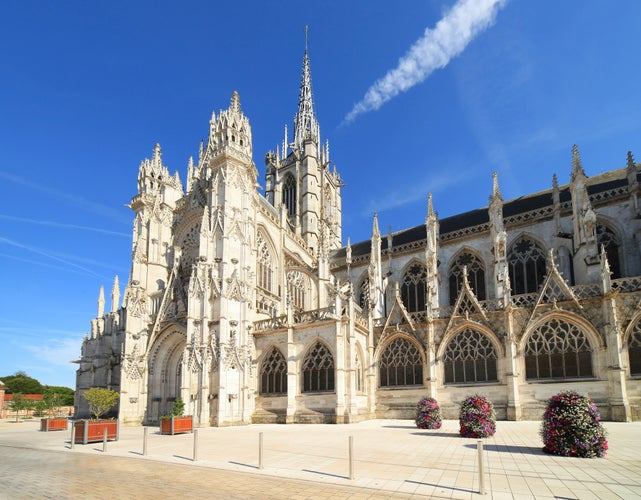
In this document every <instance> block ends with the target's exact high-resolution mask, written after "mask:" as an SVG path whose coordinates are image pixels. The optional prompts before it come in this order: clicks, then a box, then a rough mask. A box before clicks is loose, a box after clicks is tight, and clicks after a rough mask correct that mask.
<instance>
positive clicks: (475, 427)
mask: <svg viewBox="0 0 641 500" xmlns="http://www.w3.org/2000/svg"><path fill="white" fill-rule="evenodd" d="M458 420H459V432H460V434H461V436H463V437H468V438H486V437H490V436H494V433H495V432H496V413H494V406H493V405H492V402H491V401H490V400H489V399H487V398H486V397H485V396H479V395H475V396H470V397H468V398H466V399H465V401H463V403H461V410H460V412H459V417H458Z"/></svg>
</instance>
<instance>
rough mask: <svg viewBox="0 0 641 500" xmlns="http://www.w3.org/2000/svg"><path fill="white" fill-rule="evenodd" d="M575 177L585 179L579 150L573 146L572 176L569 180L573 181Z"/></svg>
mask: <svg viewBox="0 0 641 500" xmlns="http://www.w3.org/2000/svg"><path fill="white" fill-rule="evenodd" d="M577 175H582V176H583V177H585V172H584V171H583V165H582V164H581V156H580V155H579V148H578V147H577V145H576V144H575V145H574V146H572V175H571V179H572V180H574V179H575V177H576V176H577Z"/></svg>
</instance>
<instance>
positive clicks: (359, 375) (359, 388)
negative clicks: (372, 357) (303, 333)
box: [354, 351, 365, 392]
mask: <svg viewBox="0 0 641 500" xmlns="http://www.w3.org/2000/svg"><path fill="white" fill-rule="evenodd" d="M354 368H355V370H354V371H355V372H356V373H355V377H356V392H363V387H364V386H365V384H363V360H362V359H361V355H360V353H359V352H358V351H357V352H356V366H355V367H354Z"/></svg>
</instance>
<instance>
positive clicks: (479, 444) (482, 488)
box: [476, 439, 486, 495]
mask: <svg viewBox="0 0 641 500" xmlns="http://www.w3.org/2000/svg"><path fill="white" fill-rule="evenodd" d="M476 452H477V455H478V462H479V494H480V495H485V493H486V492H485V474H484V472H483V440H482V439H477V441H476Z"/></svg>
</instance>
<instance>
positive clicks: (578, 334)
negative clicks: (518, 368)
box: [519, 311, 605, 382]
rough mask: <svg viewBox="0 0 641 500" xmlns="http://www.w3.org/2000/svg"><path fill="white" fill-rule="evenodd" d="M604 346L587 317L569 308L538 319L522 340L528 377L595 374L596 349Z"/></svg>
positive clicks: (545, 377)
mask: <svg viewBox="0 0 641 500" xmlns="http://www.w3.org/2000/svg"><path fill="white" fill-rule="evenodd" d="M604 347H605V345H604V343H603V340H602V339H601V336H600V335H599V333H598V332H597V331H596V329H595V328H594V326H592V325H591V324H590V323H589V322H588V321H586V320H585V319H583V318H582V317H580V316H578V315H576V314H573V313H571V312H568V311H563V312H559V311H553V312H550V313H549V314H546V315H544V316H542V317H541V318H539V319H537V320H536V321H535V322H534V323H533V324H532V325H530V326H529V327H528V328H527V330H526V331H525V332H524V334H523V337H522V338H521V342H520V343H519V352H520V353H521V356H520V357H521V359H522V360H523V361H522V362H523V364H524V368H525V369H524V370H523V372H524V373H525V379H526V380H532V381H534V382H536V381H537V380H546V379H567V378H593V377H596V368H597V367H598V364H597V363H596V359H595V356H596V353H597V352H598V350H599V349H603V348H604Z"/></svg>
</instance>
